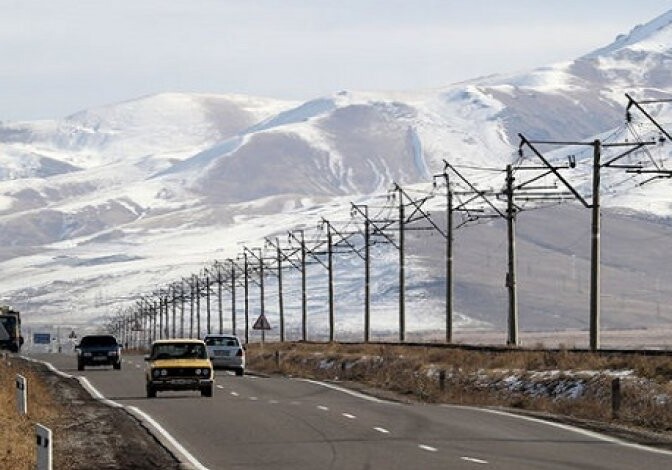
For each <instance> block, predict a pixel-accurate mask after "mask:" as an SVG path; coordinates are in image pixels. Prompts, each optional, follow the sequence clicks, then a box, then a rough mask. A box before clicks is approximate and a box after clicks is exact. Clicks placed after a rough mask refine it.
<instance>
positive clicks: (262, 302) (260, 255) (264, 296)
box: [243, 246, 266, 333]
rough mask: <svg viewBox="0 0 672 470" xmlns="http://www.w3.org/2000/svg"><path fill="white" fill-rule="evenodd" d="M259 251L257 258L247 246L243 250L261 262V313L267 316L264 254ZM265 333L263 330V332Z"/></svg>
mask: <svg viewBox="0 0 672 470" xmlns="http://www.w3.org/2000/svg"><path fill="white" fill-rule="evenodd" d="M256 249H257V250H259V255H258V256H257V255H256V254H255V253H254V251H252V250H250V249H249V248H247V247H246V246H243V250H244V251H245V252H246V253H249V254H250V255H251V256H252V257H253V258H255V259H256V260H257V261H258V262H259V312H260V314H261V315H265V312H266V307H265V305H266V303H265V298H266V295H265V293H264V254H263V252H262V250H261V248H256ZM262 333H263V330H262Z"/></svg>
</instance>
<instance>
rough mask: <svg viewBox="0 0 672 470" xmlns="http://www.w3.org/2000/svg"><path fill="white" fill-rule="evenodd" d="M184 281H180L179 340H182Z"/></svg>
mask: <svg viewBox="0 0 672 470" xmlns="http://www.w3.org/2000/svg"><path fill="white" fill-rule="evenodd" d="M185 300H186V299H185V296H184V279H181V280H180V338H184V301H185Z"/></svg>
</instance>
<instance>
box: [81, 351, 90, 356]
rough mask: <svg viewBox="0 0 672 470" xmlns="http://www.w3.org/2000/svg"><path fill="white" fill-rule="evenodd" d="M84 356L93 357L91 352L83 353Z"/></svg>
mask: <svg viewBox="0 0 672 470" xmlns="http://www.w3.org/2000/svg"><path fill="white" fill-rule="evenodd" d="M82 356H84V357H91V353H90V352H85V353H82Z"/></svg>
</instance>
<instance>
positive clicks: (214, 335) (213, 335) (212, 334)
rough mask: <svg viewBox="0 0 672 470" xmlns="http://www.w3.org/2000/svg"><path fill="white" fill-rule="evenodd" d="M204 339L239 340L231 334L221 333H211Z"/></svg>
mask: <svg viewBox="0 0 672 470" xmlns="http://www.w3.org/2000/svg"><path fill="white" fill-rule="evenodd" d="M204 338H238V336H236V335H230V334H228V335H227V334H226V333H221V334H217V333H211V334H207V335H205V336H204Z"/></svg>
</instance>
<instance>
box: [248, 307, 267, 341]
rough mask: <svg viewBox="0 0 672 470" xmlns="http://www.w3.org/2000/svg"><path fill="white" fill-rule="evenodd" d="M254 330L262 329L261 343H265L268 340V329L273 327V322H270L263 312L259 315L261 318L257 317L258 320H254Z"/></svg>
mask: <svg viewBox="0 0 672 470" xmlns="http://www.w3.org/2000/svg"><path fill="white" fill-rule="evenodd" d="M252 329H253V330H261V344H262V345H263V344H264V341H265V340H266V330H270V329H271V324H270V323H268V320H267V319H266V315H264V314H263V313H262V314H261V315H259V318H257V321H255V322H254V325H252Z"/></svg>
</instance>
